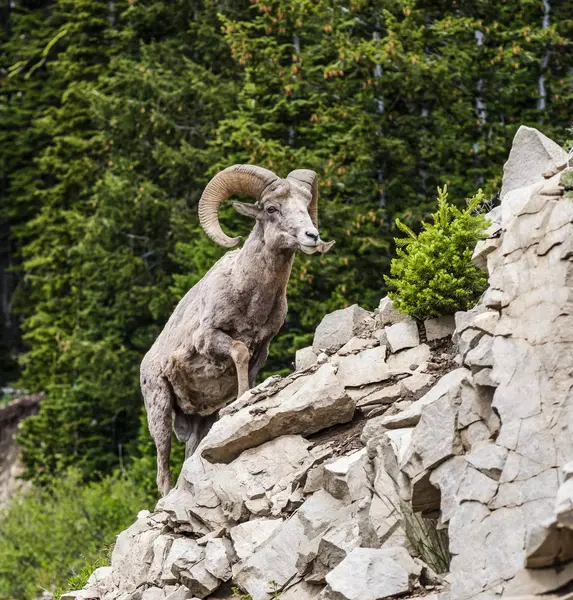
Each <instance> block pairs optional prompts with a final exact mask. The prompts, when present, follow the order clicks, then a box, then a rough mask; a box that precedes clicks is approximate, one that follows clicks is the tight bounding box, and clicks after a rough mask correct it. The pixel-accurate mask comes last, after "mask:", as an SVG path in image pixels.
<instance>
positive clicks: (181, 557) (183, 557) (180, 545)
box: [160, 537, 205, 583]
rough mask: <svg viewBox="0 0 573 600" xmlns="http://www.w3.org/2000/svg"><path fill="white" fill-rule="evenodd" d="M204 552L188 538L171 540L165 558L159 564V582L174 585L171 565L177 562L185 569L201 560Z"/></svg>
mask: <svg viewBox="0 0 573 600" xmlns="http://www.w3.org/2000/svg"><path fill="white" fill-rule="evenodd" d="M204 556H205V552H204V550H203V548H201V547H200V546H199V544H197V542H196V541H195V540H194V539H192V538H188V537H177V538H175V539H173V540H172V543H171V545H170V547H169V552H168V554H167V558H166V559H165V560H164V561H163V562H161V564H160V570H161V573H160V580H161V582H163V583H175V582H176V581H177V577H176V576H175V573H174V572H173V565H174V564H175V562H177V563H178V564H179V565H180V566H182V567H183V566H184V567H185V568H188V567H192V566H193V565H196V564H197V563H198V562H200V561H201V560H203V557H204Z"/></svg>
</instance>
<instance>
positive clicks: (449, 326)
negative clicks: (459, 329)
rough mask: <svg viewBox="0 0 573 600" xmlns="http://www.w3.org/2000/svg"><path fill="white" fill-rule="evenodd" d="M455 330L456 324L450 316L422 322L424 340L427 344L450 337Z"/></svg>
mask: <svg viewBox="0 0 573 600" xmlns="http://www.w3.org/2000/svg"><path fill="white" fill-rule="evenodd" d="M455 328H456V323H455V320H454V317H453V316H452V315H445V316H443V317H437V318H435V319H426V320H425V321H424V329H425V330H426V339H427V340H428V342H433V341H434V340H441V339H443V338H446V337H451V336H452V334H453V333H454V329H455Z"/></svg>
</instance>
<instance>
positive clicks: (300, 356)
mask: <svg viewBox="0 0 573 600" xmlns="http://www.w3.org/2000/svg"><path fill="white" fill-rule="evenodd" d="M317 359H318V356H317V355H316V353H315V352H314V349H313V347H312V346H307V347H306V348H301V349H300V350H297V351H296V354H295V359H294V362H295V367H296V370H297V371H304V370H305V369H308V367H312V365H314V364H316V361H317Z"/></svg>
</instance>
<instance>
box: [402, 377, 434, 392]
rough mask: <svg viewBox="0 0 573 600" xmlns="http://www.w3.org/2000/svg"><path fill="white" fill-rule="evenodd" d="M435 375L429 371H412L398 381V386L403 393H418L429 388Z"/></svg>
mask: <svg viewBox="0 0 573 600" xmlns="http://www.w3.org/2000/svg"><path fill="white" fill-rule="evenodd" d="M435 379H436V378H435V377H434V376H433V375H430V374H429V373H414V374H413V375H411V376H410V377H405V378H404V379H402V380H401V381H400V387H401V388H402V390H403V393H404V394H414V395H416V394H419V393H420V392H421V391H422V390H425V389H427V388H429V387H430V386H431V385H432V384H433V383H434V381H435Z"/></svg>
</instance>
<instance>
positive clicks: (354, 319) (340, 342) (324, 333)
mask: <svg viewBox="0 0 573 600" xmlns="http://www.w3.org/2000/svg"><path fill="white" fill-rule="evenodd" d="M368 316H370V315H369V313H368V311H366V310H364V309H363V308H360V306H358V304H353V305H352V306H349V307H348V308H343V309H341V310H335V311H334V312H332V313H330V314H328V315H326V316H325V317H324V318H323V319H322V321H321V322H320V324H319V326H318V327H317V328H316V332H315V334H314V341H313V343H312V346H313V348H314V351H315V353H316V354H318V353H319V352H320V351H321V350H322V351H326V352H328V353H332V352H336V351H337V350H338V349H339V348H341V347H342V346H344V344H346V343H347V342H349V341H350V340H351V339H352V338H353V337H354V336H355V335H356V333H358V329H359V325H360V323H361V322H362V321H363V320H364V319H366V317H368Z"/></svg>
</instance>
